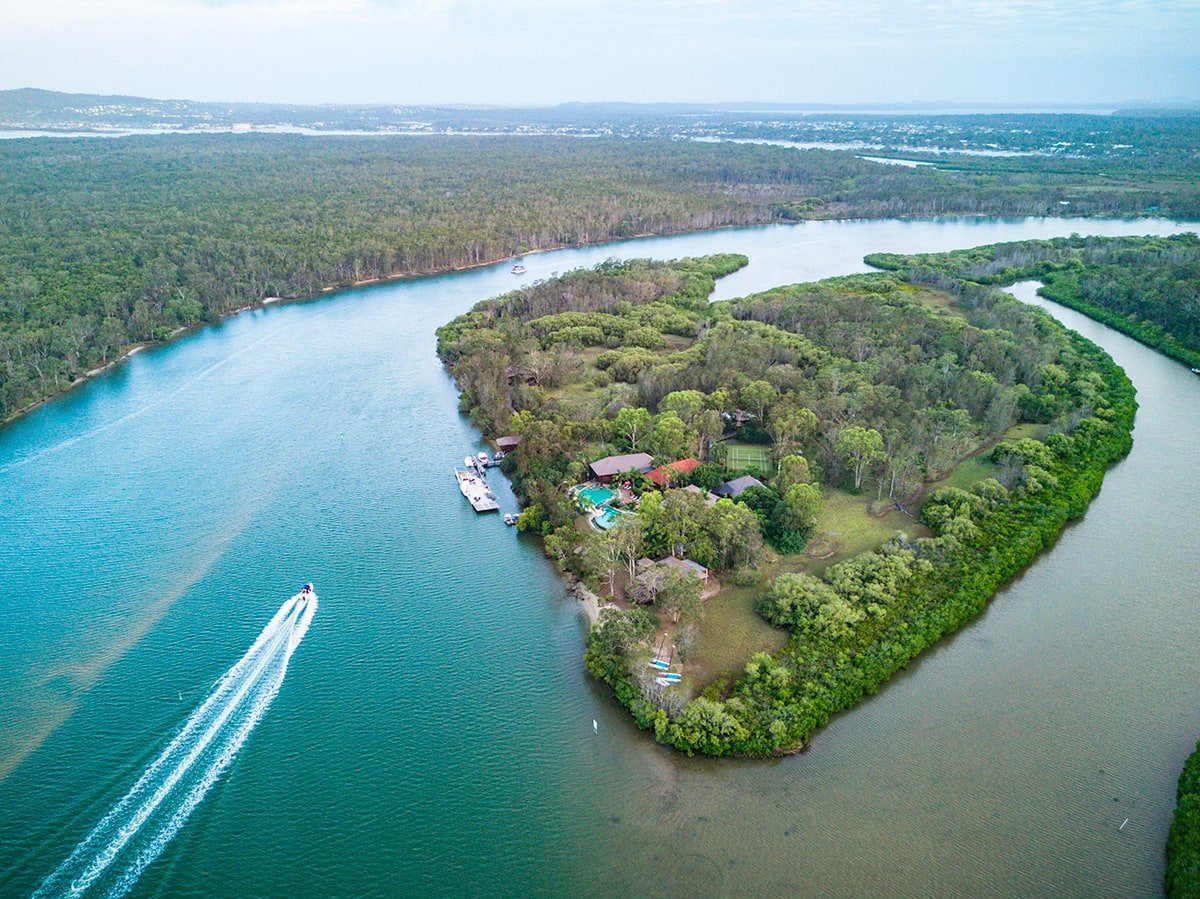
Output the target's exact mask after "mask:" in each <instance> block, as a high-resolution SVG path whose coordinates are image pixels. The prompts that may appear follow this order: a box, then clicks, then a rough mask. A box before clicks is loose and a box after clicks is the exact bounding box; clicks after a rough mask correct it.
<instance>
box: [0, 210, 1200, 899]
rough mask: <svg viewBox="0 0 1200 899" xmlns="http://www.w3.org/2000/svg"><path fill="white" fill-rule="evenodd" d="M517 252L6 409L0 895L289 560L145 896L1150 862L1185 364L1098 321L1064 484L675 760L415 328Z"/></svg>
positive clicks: (760, 244) (876, 229) (998, 885)
mask: <svg viewBox="0 0 1200 899" xmlns="http://www.w3.org/2000/svg"><path fill="white" fill-rule="evenodd" d="M1175 230H1178V229H1177V228H1176V227H1174V226H1173V225H1172V224H1171V223H1169V222H1137V223H1115V222H1085V221H1079V220H1076V221H1070V220H1066V221H1054V220H1051V221H1047V220H1013V221H1001V222H992V221H975V220H950V221H936V222H841V223H810V224H806V225H801V226H781V227H773V228H754V229H744V230H737V231H726V232H717V233H711V234H701V235H686V236H680V237H672V238H660V239H651V240H645V241H635V242H626V243H622V244H614V245H609V246H605V247H597V248H591V249H587V250H570V251H561V252H556V253H547V254H541V255H535V256H530V257H527V258H526V264H527V265H528V267H529V269H530V276H531V277H547V276H549V275H550V274H552V273H553V272H554V271H563V270H566V269H568V268H572V267H575V266H578V265H591V264H594V263H596V262H599V261H602V260H603V259H605V258H607V257H609V256H614V255H616V256H630V255H655V256H659V257H662V258H669V257H674V256H681V255H699V254H702V253H707V252H716V251H733V252H745V253H747V254H748V255H749V256H750V257H751V259H752V263H751V265H750V266H749V267H748V268H747V269H745V270H744V271H742V272H739V273H737V274H736V275H734V276H732V277H731V278H729V279H726V280H725V281H723V282H722V284H721V285H720V287H719V289H718V296H720V297H728V296H733V295H737V294H740V293H744V292H748V291H750V290H755V289H762V288H765V287H768V286H772V285H774V284H778V283H786V282H791V281H799V280H808V279H812V278H815V277H820V276H823V275H828V274H838V273H843V272H849V271H861V270H863V268H864V267H863V266H862V263H861V257H862V255H863V254H864V253H867V252H870V251H876V250H880V251H884V250H892V251H897V252H912V251H916V250H920V249H928V250H940V249H949V248H952V247H956V246H962V247H965V246H972V245H977V244H981V243H990V242H994V241H999V240H1011V239H1017V238H1021V237H1045V236H1050V235H1052V234H1056V233H1057V234H1069V233H1071V232H1072V231H1079V232H1091V233H1148V232H1156V233H1171V232H1173V231H1175ZM508 268H509V266H508V264H500V265H497V266H494V267H492V268H489V269H481V270H476V271H471V272H464V273H460V274H455V275H448V276H444V277H438V278H428V279H422V280H414V281H409V282H405V283H397V284H391V285H382V286H377V287H372V288H369V289H363V290H358V291H348V292H344V293H340V294H337V295H330V296H327V297H323V298H321V299H319V300H316V301H313V302H309V303H302V304H293V305H288V306H281V307H273V308H271V309H268V310H261V311H257V312H254V313H249V314H244V315H240V316H237V317H235V318H233V319H230V320H228V321H226V322H225V323H223V324H221V325H219V326H217V327H213V328H208V329H204V330H202V331H200V332H198V333H196V334H193V335H191V336H189V337H187V338H185V339H183V340H181V341H179V342H178V343H176V344H175V345H173V346H170V347H166V348H161V349H158V350H154V351H148V352H145V353H140V354H138V355H136V356H134V357H132V358H131V359H129V360H128V361H126V362H125V363H123V364H121V365H119V366H117V367H115V368H114V369H112V370H111V371H109V372H107V373H106V374H105V375H104V376H102V377H100V378H98V379H96V380H95V381H94V382H92V383H90V384H88V385H86V386H84V387H83V388H81V389H78V390H75V391H73V392H72V393H71V394H70V395H68V396H67V397H64V398H63V399H61V400H60V401H58V402H55V403H52V404H49V405H47V406H45V407H43V408H41V409H39V410H37V411H35V412H34V413H33V414H31V415H29V416H28V417H26V418H25V419H24V420H22V421H20V422H17V423H16V424H14V425H12V426H9V427H7V428H4V429H3V430H0V571H2V572H3V574H4V581H5V584H4V588H5V589H4V596H5V601H4V605H3V613H2V614H0V646H3V647H4V655H3V662H2V664H0V895H5V896H8V895H28V894H29V893H31V892H32V891H33V890H34V889H35V888H36V887H37V886H38V884H39V883H41V882H42V880H43V878H45V877H47V876H48V875H50V874H51V872H53V871H54V870H55V869H56V868H57V867H58V866H59V865H60V864H62V863H63V862H64V860H66V859H67V858H68V856H69V855H70V854H71V852H72V850H73V849H74V848H75V847H76V846H77V845H78V844H79V843H80V841H81V840H83V839H84V838H85V837H86V836H87V835H88V834H89V833H90V832H92V830H93V829H94V828H95V827H96V826H97V824H98V823H99V822H100V821H101V819H102V818H103V817H104V815H105V813H106V812H107V811H108V810H109V809H111V808H113V806H114V804H116V803H117V802H118V801H119V800H120V799H121V798H122V797H123V796H125V795H126V794H127V793H129V792H130V790H131V788H132V787H133V786H134V784H135V782H136V781H137V779H138V777H139V776H140V775H141V774H142V772H144V771H146V770H147V769H148V767H149V766H151V765H152V763H153V762H154V760H155V759H156V758H158V757H159V756H160V755H162V754H163V753H164V751H165V750H166V749H167V747H168V746H169V744H170V743H171V741H172V739H173V738H174V737H175V736H176V735H177V734H179V733H180V731H181V728H184V727H185V724H186V722H188V721H189V719H191V717H192V716H193V715H194V714H196V713H197V712H198V710H199V709H200V708H201V706H202V703H204V701H205V700H206V698H208V697H211V696H213V695H214V692H215V690H216V687H215V684H216V683H217V682H218V679H219V678H221V677H222V675H223V674H225V672H227V671H229V670H230V668H231V666H233V665H235V663H237V662H238V660H239V659H242V658H243V657H245V656H246V654H247V652H248V648H249V647H251V645H252V644H253V643H254V642H255V640H256V638H257V637H258V636H259V635H260V634H261V633H263V632H264V629H265V628H266V627H267V626H268V622H269V621H271V619H272V616H273V615H275V614H276V612H277V611H278V610H279V609H280V608H281V604H282V603H284V601H285V600H287V598H288V597H290V596H291V595H292V594H294V593H295V591H296V588H297V587H298V585H299V584H300V583H302V582H303V581H305V580H312V581H314V582H315V583H316V586H317V591H318V593H319V594H320V608H319V610H317V612H316V614H315V616H314V617H313V619H312V621H311V624H310V626H309V627H308V630H307V633H306V634H305V635H304V638H303V641H302V642H300V643H299V645H297V646H296V647H295V648H294V651H293V652H292V654H291V656H290V660H289V662H288V664H287V667H286V674H285V676H283V677H282V680H281V682H280V685H279V689H278V693H277V695H276V696H275V697H274V701H273V703H272V704H271V705H270V707H269V708H268V709H267V710H266V712H265V714H263V716H262V717H261V720H260V721H259V722H258V724H257V726H256V727H255V728H254V729H253V731H252V732H250V733H249V735H248V737H247V738H246V739H245V741H244V742H243V743H241V744H239V745H238V747H237V749H236V752H235V754H234V756H233V757H232V759H231V760H230V763H229V765H228V768H226V769H225V770H224V773H223V774H222V775H221V776H220V777H219V778H218V779H217V780H216V781H215V782H214V783H213V785H212V787H211V789H210V790H208V792H207V793H206V794H205V795H204V796H203V798H202V801H200V802H199V803H198V804H197V806H196V808H195V810H194V812H192V814H191V816H190V817H189V818H188V819H187V820H186V822H185V823H184V824H183V825H182V826H181V827H180V828H179V830H178V832H177V833H176V834H175V835H174V838H173V839H171V840H169V841H168V842H167V843H166V844H165V846H164V847H163V848H162V852H161V855H159V856H158V857H157V859H156V860H154V861H153V862H152V863H151V864H149V866H148V867H147V868H146V869H145V871H144V873H143V874H142V875H141V878H140V880H138V881H137V883H136V885H135V886H134V888H133V893H132V894H133V895H136V896H172V897H174V896H212V895H228V896H267V895H291V896H308V895H322V896H325V895H329V896H391V895H397V894H403V895H413V894H433V895H463V894H474V895H478V894H487V895H514V896H515V895H531V894H533V895H646V894H648V893H652V892H664V893H667V894H672V895H747V894H752V893H753V894H762V895H795V894H808V895H825V896H864V895H871V896H889V895H909V896H910V895H939V896H948V895H959V896H1012V895H1056V896H1105V895H1107V896H1132V895H1156V894H1158V892H1159V890H1160V882H1161V876H1162V845H1163V840H1164V837H1165V831H1166V822H1167V821H1168V820H1169V816H1170V811H1171V808H1172V807H1173V803H1174V789H1175V780H1176V778H1177V776H1178V772H1179V769H1180V767H1181V765H1182V762H1183V759H1184V758H1185V757H1186V755H1187V753H1188V752H1189V751H1190V749H1191V747H1192V746H1194V744H1195V740H1196V737H1197V735H1200V712H1198V711H1197V707H1196V702H1195V696H1196V693H1197V685H1198V684H1200V660H1198V658H1197V653H1196V652H1195V646H1196V645H1197V641H1198V640H1200V624H1198V623H1200V615H1198V614H1197V611H1198V609H1197V606H1196V600H1195V595H1194V591H1193V590H1192V589H1191V586H1190V585H1193V584H1195V583H1196V582H1197V580H1198V579H1200V558H1197V557H1196V555H1195V553H1194V552H1193V551H1192V547H1194V546H1195V545H1196V544H1197V542H1200V523H1198V522H1197V520H1196V518H1195V516H1194V514H1193V513H1194V509H1195V508H1196V507H1197V504H1198V503H1200V413H1198V411H1197V410H1200V379H1197V378H1196V377H1195V376H1194V375H1191V374H1189V373H1188V372H1187V370H1186V369H1185V368H1183V367H1182V366H1178V365H1175V364H1173V363H1170V362H1168V361H1166V360H1164V359H1162V358H1161V357H1159V356H1157V355H1155V354H1153V353H1151V352H1150V351H1148V350H1146V349H1145V348H1143V347H1140V346H1138V345H1137V344H1134V343H1132V342H1131V341H1126V340H1124V339H1123V338H1120V337H1118V336H1114V335H1112V334H1111V332H1108V331H1107V330H1105V329H1101V330H1100V331H1099V332H1098V333H1099V335H1100V339H1101V340H1103V341H1104V343H1105V344H1106V345H1108V346H1111V347H1112V348H1113V352H1114V354H1116V356H1117V358H1118V361H1119V362H1121V364H1123V365H1125V366H1126V367H1127V368H1128V370H1129V371H1130V373H1131V376H1132V377H1133V378H1134V380H1135V383H1136V384H1137V386H1138V388H1139V391H1140V394H1139V400H1140V402H1141V403H1142V408H1141V411H1140V412H1139V416H1138V430H1137V433H1136V438H1137V446H1136V447H1135V450H1134V452H1133V454H1132V455H1131V456H1130V458H1129V459H1128V460H1126V461H1125V462H1123V463H1121V464H1120V465H1118V466H1117V467H1116V468H1115V469H1114V470H1113V472H1112V473H1111V474H1110V476H1109V479H1108V480H1107V481H1106V482H1105V486H1104V490H1103V492H1102V494H1101V495H1100V497H1099V498H1098V499H1097V501H1096V503H1095V504H1094V506H1093V508H1092V509H1091V510H1090V511H1089V512H1088V514H1087V516H1085V518H1084V519H1083V520H1082V521H1080V522H1078V523H1077V524H1075V525H1073V526H1072V527H1071V528H1069V529H1068V530H1067V532H1066V533H1064V535H1063V537H1062V538H1061V539H1060V540H1059V542H1058V544H1057V545H1056V546H1055V548H1054V549H1053V550H1052V551H1051V552H1050V553H1048V554H1047V555H1046V556H1044V557H1043V558H1042V559H1041V560H1040V561H1039V562H1038V563H1037V564H1036V565H1034V566H1033V567H1032V568H1031V569H1030V570H1029V571H1028V572H1026V573H1025V574H1024V575H1023V576H1022V577H1021V578H1020V579H1019V580H1018V581H1017V582H1016V583H1015V584H1013V585H1012V586H1011V587H1010V588H1009V589H1008V590H1006V591H1004V592H1003V593H1001V595H1000V596H999V597H998V598H997V600H996V602H995V603H994V604H993V606H992V608H991V609H990V610H989V611H988V613H987V614H986V615H985V616H984V617H983V618H981V619H980V620H979V621H978V622H976V624H974V625H973V626H971V627H969V628H967V629H966V630H965V631H963V632H962V633H960V634H959V635H957V636H956V637H955V638H953V639H951V640H948V641H945V642H943V643H942V644H940V645H939V646H938V647H936V648H935V649H934V651H932V652H931V653H929V654H928V655H927V656H926V657H925V658H924V659H923V660H922V661H920V662H919V663H918V664H916V665H913V666H912V667H911V669H910V670H909V671H908V672H906V673H905V674H904V675H903V676H901V677H900V678H898V679H897V680H896V681H894V682H893V683H892V684H890V685H889V686H888V687H887V688H886V689H884V690H883V691H881V692H880V693H879V695H877V696H875V697H873V698H872V699H871V700H869V701H868V702H866V703H864V704H863V705H862V706H861V707H860V708H858V709H856V710H855V711H853V712H852V713H850V714H847V715H843V716H839V717H838V718H837V719H836V720H835V721H834V722H833V723H831V725H830V726H829V727H828V728H826V729H825V730H824V731H823V732H821V733H820V734H819V735H818V737H817V739H816V741H815V743H814V745H813V747H812V748H811V750H809V751H808V752H806V753H804V754H802V755H799V756H797V757H794V758H789V759H785V760H780V761H776V762H768V763H744V762H738V761H712V760H705V759H687V758H683V757H680V756H677V755H674V754H672V753H669V752H667V751H665V750H663V749H661V748H659V747H657V746H655V745H654V744H653V743H652V742H651V741H650V740H649V739H648V738H647V737H646V736H645V735H644V734H640V733H637V732H636V731H635V730H634V729H633V728H632V727H631V726H630V724H629V722H628V719H627V718H626V716H625V715H624V713H623V712H622V711H621V710H620V709H618V708H616V707H615V705H614V704H613V702H612V701H611V699H610V698H609V697H608V696H607V694H606V693H605V692H604V690H603V689H601V688H599V687H598V686H597V685H596V684H595V683H593V682H592V681H590V680H589V679H588V678H587V677H586V676H585V675H584V674H583V671H582V665H581V662H580V654H581V649H582V636H583V633H584V626H583V623H582V621H581V618H580V615H579V611H578V608H577V603H576V601H575V600H574V599H572V598H571V597H569V596H567V595H566V594H565V593H564V591H563V588H562V584H561V582H560V581H559V579H558V578H557V577H556V576H555V574H554V573H553V571H552V570H551V569H550V567H549V566H548V565H547V564H546V563H545V561H544V560H543V559H542V557H541V555H540V553H539V551H538V549H537V547H536V546H535V545H534V544H533V543H532V542H531V541H529V540H527V539H525V538H524V537H523V536H521V535H518V534H516V533H514V529H512V528H505V527H504V525H503V523H502V521H501V519H500V518H499V517H497V516H478V515H476V514H475V513H474V512H473V511H472V510H471V509H470V507H469V506H468V505H467V504H466V502H464V501H463V499H462V496H461V494H460V493H459V491H458V489H457V486H456V485H455V483H454V479H453V476H452V468H453V466H454V465H455V464H456V463H458V462H460V461H461V459H462V457H463V456H464V455H466V454H467V453H468V452H470V451H471V450H472V449H474V448H475V447H477V446H478V434H477V433H476V432H475V431H474V430H473V429H472V428H471V427H470V426H469V425H468V423H467V422H465V421H464V420H463V419H462V418H461V417H460V416H459V415H458V414H457V412H456V408H457V406H456V401H457V395H456V391H455V389H454V385H453V384H452V383H451V381H450V380H449V379H448V378H447V376H446V375H445V373H444V371H443V370H442V368H441V366H440V364H439V363H438V360H437V358H436V356H435V355H434V352H433V347H434V329H435V328H436V327H437V326H438V325H440V324H442V323H444V322H445V321H447V320H449V319H450V318H451V317H453V316H454V315H456V314H458V313H459V312H462V311H464V310H465V309H467V308H469V307H470V306H471V305H472V304H473V303H474V302H476V301H477V300H479V299H481V298H484V297H487V296H491V295H494V294H497V293H500V292H502V291H504V290H507V289H510V288H511V286H512V276H511V275H510V274H509V272H508ZM490 483H491V484H492V486H493V488H494V489H495V490H496V492H497V494H498V496H499V497H500V502H501V508H502V511H515V510H516V503H515V501H514V499H513V497H512V494H511V492H510V491H509V490H508V487H507V485H506V483H505V481H504V479H503V477H502V476H500V475H498V474H494V475H493V476H492V477H491V479H490ZM269 658H270V659H271V660H273V661H271V662H270V664H272V665H275V664H277V660H278V659H279V658H280V657H278V656H274V655H272V656H270V657H269ZM272 670H273V671H277V670H278V669H272ZM593 719H594V720H595V721H596V722H597V727H596V729H595V730H593V726H592V721H593ZM231 745H232V744H231ZM1124 818H1129V819H1130V820H1129V823H1128V825H1127V826H1126V827H1125V828H1124V829H1123V830H1121V829H1119V826H1120V824H1121V822H1122V820H1123V819H1124ZM139 833H142V831H139Z"/></svg>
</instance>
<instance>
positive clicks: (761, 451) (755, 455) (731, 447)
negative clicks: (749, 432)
mask: <svg viewBox="0 0 1200 899" xmlns="http://www.w3.org/2000/svg"><path fill="white" fill-rule="evenodd" d="M725 467H726V468H727V469H730V470H731V471H735V470H738V469H743V468H750V469H753V470H755V471H757V472H758V473H759V474H767V475H769V474H770V473H771V472H772V471H773V470H774V466H773V465H772V464H771V450H770V449H769V448H768V447H765V446H757V445H755V444H752V443H727V444H725Z"/></svg>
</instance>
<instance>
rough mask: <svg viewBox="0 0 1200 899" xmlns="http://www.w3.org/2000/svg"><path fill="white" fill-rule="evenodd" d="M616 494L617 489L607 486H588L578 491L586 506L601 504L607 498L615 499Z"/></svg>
mask: <svg viewBox="0 0 1200 899" xmlns="http://www.w3.org/2000/svg"><path fill="white" fill-rule="evenodd" d="M617 495H618V494H617V491H615V490H612V489H610V488H608V487H588V488H587V489H586V490H580V491H579V498H580V499H581V500H582V501H583V504H584V506H585V507H586V508H591V507H592V506H599V505H603V504H604V503H606V502H608V501H609V500H612V499H616V498H617Z"/></svg>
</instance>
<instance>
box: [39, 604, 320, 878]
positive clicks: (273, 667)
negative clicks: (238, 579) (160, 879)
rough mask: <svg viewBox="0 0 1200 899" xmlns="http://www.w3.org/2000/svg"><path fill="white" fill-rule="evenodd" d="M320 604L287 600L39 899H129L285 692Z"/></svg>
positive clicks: (60, 866) (57, 872)
mask: <svg viewBox="0 0 1200 899" xmlns="http://www.w3.org/2000/svg"><path fill="white" fill-rule="evenodd" d="M316 611H317V599H316V596H315V595H313V594H309V598H307V599H304V598H302V597H301V596H300V595H297V596H294V597H292V598H291V599H289V600H288V601H287V602H285V603H284V604H283V605H282V606H281V607H280V609H279V611H278V612H276V613H275V615H274V617H272V618H271V620H270V621H269V622H268V623H267V626H266V627H264V628H263V631H262V633H261V634H259V636H258V639H257V640H255V641H254V643H253V645H251V647H250V649H248V650H247V651H246V654H245V655H244V656H242V658H241V659H240V660H238V662H237V663H236V664H235V665H234V666H233V667H232V668H230V669H229V670H228V671H227V672H226V673H225V674H224V675H223V676H222V677H221V678H220V679H219V680H218V681H217V683H216V684H215V685H214V688H213V691H212V693H210V694H209V696H208V697H207V698H206V699H205V700H204V702H203V703H201V704H200V706H199V707H198V708H197V709H196V710H195V711H194V712H193V713H192V714H191V716H190V717H189V718H188V720H187V721H186V722H185V723H184V725H183V727H182V728H181V729H180V731H179V733H178V734H177V735H176V736H175V738H174V739H172V740H171V742H170V743H169V744H168V745H167V747H166V748H165V749H164V750H163V751H162V753H161V754H160V755H159V756H158V758H156V759H155V760H154V761H153V762H151V763H150V765H148V766H147V768H146V770H145V771H144V772H143V773H142V775H141V776H140V777H139V778H138V780H137V782H136V783H135V784H134V785H133V787H132V788H130V790H129V792H128V793H126V794H125V796H124V797H123V798H122V799H121V800H120V801H118V802H117V803H116V804H115V805H114V806H113V807H112V808H111V809H110V810H109V812H108V813H107V814H106V815H105V816H104V817H103V818H102V819H101V821H100V823H99V824H97V825H96V826H95V827H94V828H93V829H92V832H91V833H89V834H88V835H87V836H86V837H85V838H84V839H83V840H82V841H81V842H80V843H79V845H78V846H76V847H75V849H74V851H72V853H71V854H70V855H69V856H68V857H67V859H66V860H65V861H64V862H63V863H62V864H61V865H59V866H58V867H57V868H56V869H55V870H54V872H53V873H51V874H50V875H49V876H48V877H47V878H46V879H45V880H44V881H43V882H42V884H41V885H40V886H39V887H38V889H37V891H36V892H35V893H34V894H33V895H34V897H43V896H72V897H75V896H82V895H83V894H84V893H86V892H88V891H89V890H91V889H93V888H95V889H96V890H97V891H104V892H106V893H107V895H109V896H121V895H124V894H125V893H126V892H128V890H129V889H130V888H131V887H132V886H133V884H134V883H136V882H137V879H138V877H139V876H140V875H141V873H142V872H143V871H144V870H145V869H146V867H147V866H148V865H150V864H151V863H152V862H153V861H154V860H155V859H156V858H157V857H158V856H159V854H160V853H161V852H162V851H163V849H164V848H166V846H167V844H168V843H169V842H170V841H171V839H172V838H173V837H174V836H175V834H176V833H178V832H179V829H180V828H181V827H182V826H183V824H184V822H185V821H186V820H187V818H188V816H189V815H190V814H191V813H192V811H193V810H194V809H195V808H196V806H197V805H199V804H200V801H201V800H202V799H203V798H204V796H205V794H206V793H207V792H208V790H209V789H210V788H211V787H212V785H213V784H214V783H216V781H217V779H218V778H219V777H220V776H221V773H222V772H223V771H224V770H225V769H226V768H227V767H228V766H229V764H230V763H231V762H232V761H233V759H234V757H235V756H236V755H237V753H238V750H239V749H240V748H241V747H242V744H243V743H245V742H246V739H247V738H248V737H249V736H250V733H251V731H253V730H254V728H255V726H256V725H257V724H258V722H259V721H261V720H262V718H263V716H264V715H265V714H266V712H267V709H268V708H269V707H270V705H271V702H272V700H273V699H274V698H275V696H276V694H277V693H278V692H279V688H280V686H281V685H282V684H283V679H284V676H285V675H286V673H287V666H288V661H289V660H290V659H291V656H292V653H293V652H294V651H295V649H296V647H297V646H298V645H299V644H300V641H301V639H302V638H303V637H304V634H305V632H306V631H307V630H308V626H309V624H310V622H311V621H312V618H313V615H315V614H316Z"/></svg>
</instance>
